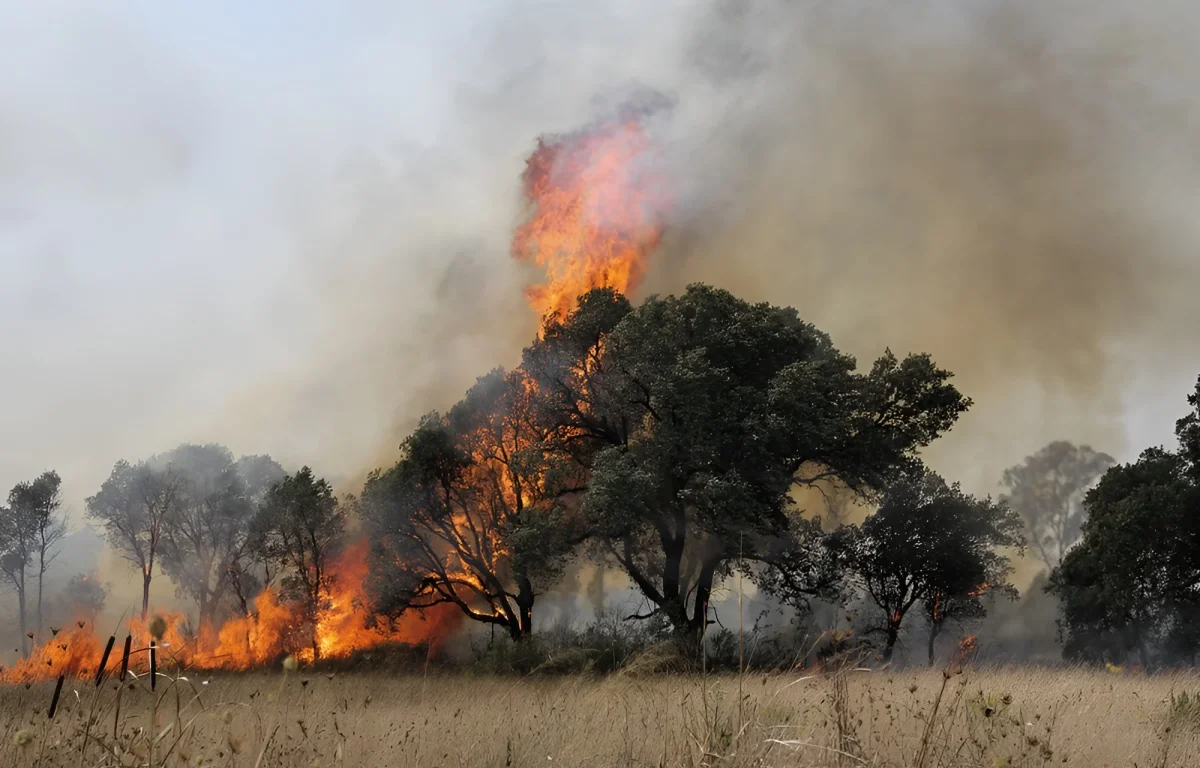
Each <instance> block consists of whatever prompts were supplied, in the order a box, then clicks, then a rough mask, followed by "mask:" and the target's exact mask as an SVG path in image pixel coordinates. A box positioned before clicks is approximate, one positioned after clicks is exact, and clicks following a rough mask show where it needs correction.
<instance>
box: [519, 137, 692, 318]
mask: <svg viewBox="0 0 1200 768" xmlns="http://www.w3.org/2000/svg"><path fill="white" fill-rule="evenodd" d="M642 119H643V118H642V116H640V115H636V114H633V115H623V116H621V117H620V118H618V119H613V120H608V121H603V122H600V123H598V124H596V125H594V126H591V127H589V128H585V129H582V130H579V131H576V132H574V133H569V134H566V135H562V136H553V137H550V138H541V139H538V143H537V149H535V150H534V152H533V154H532V155H530V156H529V159H528V160H527V161H526V167H525V173H524V174H523V175H522V178H521V181H522V191H523V194H524V197H525V200H526V202H527V203H528V204H529V207H530V212H529V218H528V219H527V220H526V221H525V223H524V224H522V225H521V226H520V227H519V228H518V229H517V231H516V234H515V236H514V237H513V243H512V254H513V257H514V258H516V259H518V260H519V261H523V262H532V263H534V264H536V265H537V266H538V267H540V268H541V269H542V270H543V271H544V273H545V280H544V282H542V283H539V284H537V285H532V286H530V287H529V288H527V289H526V296H527V298H528V299H529V303H530V305H531V306H532V307H533V308H534V310H535V311H537V312H538V313H539V315H540V316H543V317H544V316H547V315H551V316H561V315H563V314H565V313H566V312H567V311H568V310H570V309H571V308H572V307H573V306H574V304H575V300H576V298H578V297H579V296H580V295H581V294H583V293H586V292H587V291H589V290H591V289H592V288H599V287H610V288H614V289H616V290H617V291H620V292H621V293H627V292H629V291H631V290H635V289H636V288H637V287H638V285H639V284H640V283H641V280H642V278H643V277H644V276H645V274H646V268H647V262H648V258H649V255H650V254H651V252H653V251H654V249H655V248H656V247H657V246H658V244H659V243H660V242H661V240H662V237H663V233H664V231H665V229H666V220H667V215H668V213H669V212H670V209H671V207H672V206H671V197H670V195H669V193H668V185H667V182H666V177H665V174H664V173H663V171H662V168H661V165H660V163H659V161H658V155H657V151H656V147H655V144H654V142H653V141H652V140H651V138H650V136H649V135H648V134H647V132H646V130H645V127H644V125H643V123H642Z"/></svg>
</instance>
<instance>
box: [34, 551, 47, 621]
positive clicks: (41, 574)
mask: <svg viewBox="0 0 1200 768" xmlns="http://www.w3.org/2000/svg"><path fill="white" fill-rule="evenodd" d="M45 580H46V564H45V563H44V562H40V563H39V564H38V593H37V625H36V626H35V627H34V629H33V631H34V632H35V633H36V634H37V636H38V637H41V636H42V582H43V581H45Z"/></svg>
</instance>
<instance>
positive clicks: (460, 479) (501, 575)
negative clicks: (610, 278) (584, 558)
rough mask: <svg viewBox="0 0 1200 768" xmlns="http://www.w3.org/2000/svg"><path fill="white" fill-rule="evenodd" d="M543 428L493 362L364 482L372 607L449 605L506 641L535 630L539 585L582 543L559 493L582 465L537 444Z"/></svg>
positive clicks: (523, 388)
mask: <svg viewBox="0 0 1200 768" xmlns="http://www.w3.org/2000/svg"><path fill="white" fill-rule="evenodd" d="M549 431H550V429H549V427H547V426H546V425H544V424H542V423H540V422H539V420H538V419H537V418H536V414H535V413H534V412H533V411H532V410H531V408H530V383H529V381H528V380H527V379H526V378H525V376H524V375H523V373H522V372H521V371H514V372H512V373H509V374H505V373H503V372H502V371H494V372H492V373H491V374H489V375H488V376H485V377H483V378H481V379H480V380H479V382H478V383H477V384H476V385H475V386H474V387H473V388H472V389H471V390H470V391H469V392H468V393H467V396H466V397H465V398H464V399H463V401H462V402H460V403H459V404H458V405H456V406H455V407H454V408H453V409H452V410H451V411H450V412H449V413H448V414H447V415H445V416H441V415H438V414H431V415H429V416H427V417H426V418H425V419H424V421H423V422H422V424H421V426H420V428H418V429H417V431H416V432H415V433H414V434H413V435H412V436H410V437H409V438H408V439H407V440H406V441H405V443H404V445H403V450H404V457H403V458H402V459H401V461H400V462H399V463H397V464H396V465H395V466H394V467H392V468H391V469H390V470H388V471H387V472H382V473H378V472H377V473H375V474H373V475H372V476H371V477H370V479H369V480H368V482H367V486H366V489H365V490H364V492H363V499H362V508H363V510H364V517H365V518H366V520H367V522H368V524H369V526H370V528H371V530H372V531H373V533H374V541H375V545H376V546H375V549H374V552H373V563H374V568H373V577H372V592H373V594H374V596H375V598H376V608H377V609H379V610H382V611H384V612H385V613H390V614H395V613H397V612H402V611H404V610H407V609H410V608H415V609H427V608H430V607H432V606H435V605H439V604H452V605H455V606H457V607H458V608H459V609H460V610H461V611H462V612H463V613H464V614H465V615H466V616H467V617H468V618H470V619H473V620H475V621H479V622H484V623H488V624H492V625H494V626H499V627H503V628H504V629H506V630H507V631H508V633H509V635H510V636H511V637H512V638H513V639H520V638H522V637H525V636H527V635H528V634H529V633H530V632H531V631H532V629H533V606H534V600H535V598H536V596H537V592H538V590H539V589H540V588H546V587H548V586H551V585H552V584H553V582H554V581H555V580H556V579H557V577H558V576H559V575H560V574H561V569H562V564H563V561H564V559H565V558H566V556H567V555H569V554H570V552H571V551H572V549H573V547H574V546H575V544H576V543H577V542H578V539H577V534H576V532H574V531H573V529H572V525H571V520H570V516H569V514H567V512H566V511H565V508H564V507H563V506H562V505H561V504H560V503H559V499H560V497H561V496H563V495H567V494H569V492H570V489H571V486H572V483H573V482H577V481H576V480H575V477H574V476H575V475H577V474H578V470H577V468H576V467H574V466H573V465H570V464H568V463H566V462H563V461H559V460H557V459H556V457H555V456H554V455H553V454H550V453H549V452H547V451H546V450H545V443H546V440H547V438H548V435H549Z"/></svg>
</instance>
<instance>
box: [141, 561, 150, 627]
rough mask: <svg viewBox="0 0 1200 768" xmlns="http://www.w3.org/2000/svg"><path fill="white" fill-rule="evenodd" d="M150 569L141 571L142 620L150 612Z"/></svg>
mask: <svg viewBox="0 0 1200 768" xmlns="http://www.w3.org/2000/svg"><path fill="white" fill-rule="evenodd" d="M150 575H151V574H150V571H148V570H146V571H142V621H145V620H146V614H148V613H149V612H150Z"/></svg>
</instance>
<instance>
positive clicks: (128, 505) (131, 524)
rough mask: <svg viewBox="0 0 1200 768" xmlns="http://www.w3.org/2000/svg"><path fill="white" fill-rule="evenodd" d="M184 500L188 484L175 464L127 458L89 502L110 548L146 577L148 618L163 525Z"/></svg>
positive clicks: (144, 599)
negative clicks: (176, 469)
mask: <svg viewBox="0 0 1200 768" xmlns="http://www.w3.org/2000/svg"><path fill="white" fill-rule="evenodd" d="M183 499H184V480H183V478H182V477H180V476H179V474H178V473H176V472H175V471H174V469H173V468H172V467H170V466H169V465H168V466H159V465H158V464H157V463H156V462H154V461H153V460H151V461H148V462H141V463H138V464H130V463H129V462H127V461H124V460H122V461H118V462H117V463H116V465H115V466H114V467H113V470H112V473H111V474H110V475H109V477H108V479H107V480H105V481H104V484H103V485H101V486H100V490H99V491H98V492H97V493H96V495H95V496H92V497H90V498H88V500H87V512H88V516H89V517H91V518H92V519H94V520H96V521H97V522H99V523H100V524H101V525H102V526H103V527H104V532H105V535H106V536H107V538H108V542H109V544H111V545H112V547H113V549H115V550H116V551H117V552H119V553H120V554H121V556H122V557H124V558H125V559H126V560H128V561H129V562H131V563H133V565H134V566H136V567H137V568H138V569H139V570H140V571H141V573H142V619H145V618H146V613H147V612H148V611H149V609H150V581H151V578H152V577H153V575H154V563H155V559H156V558H157V557H158V555H159V551H160V545H161V540H162V534H163V526H164V525H165V524H166V522H167V519H168V518H169V517H170V516H171V515H172V514H174V513H175V512H176V511H177V509H178V507H179V506H180V505H181V504H182V503H183Z"/></svg>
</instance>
